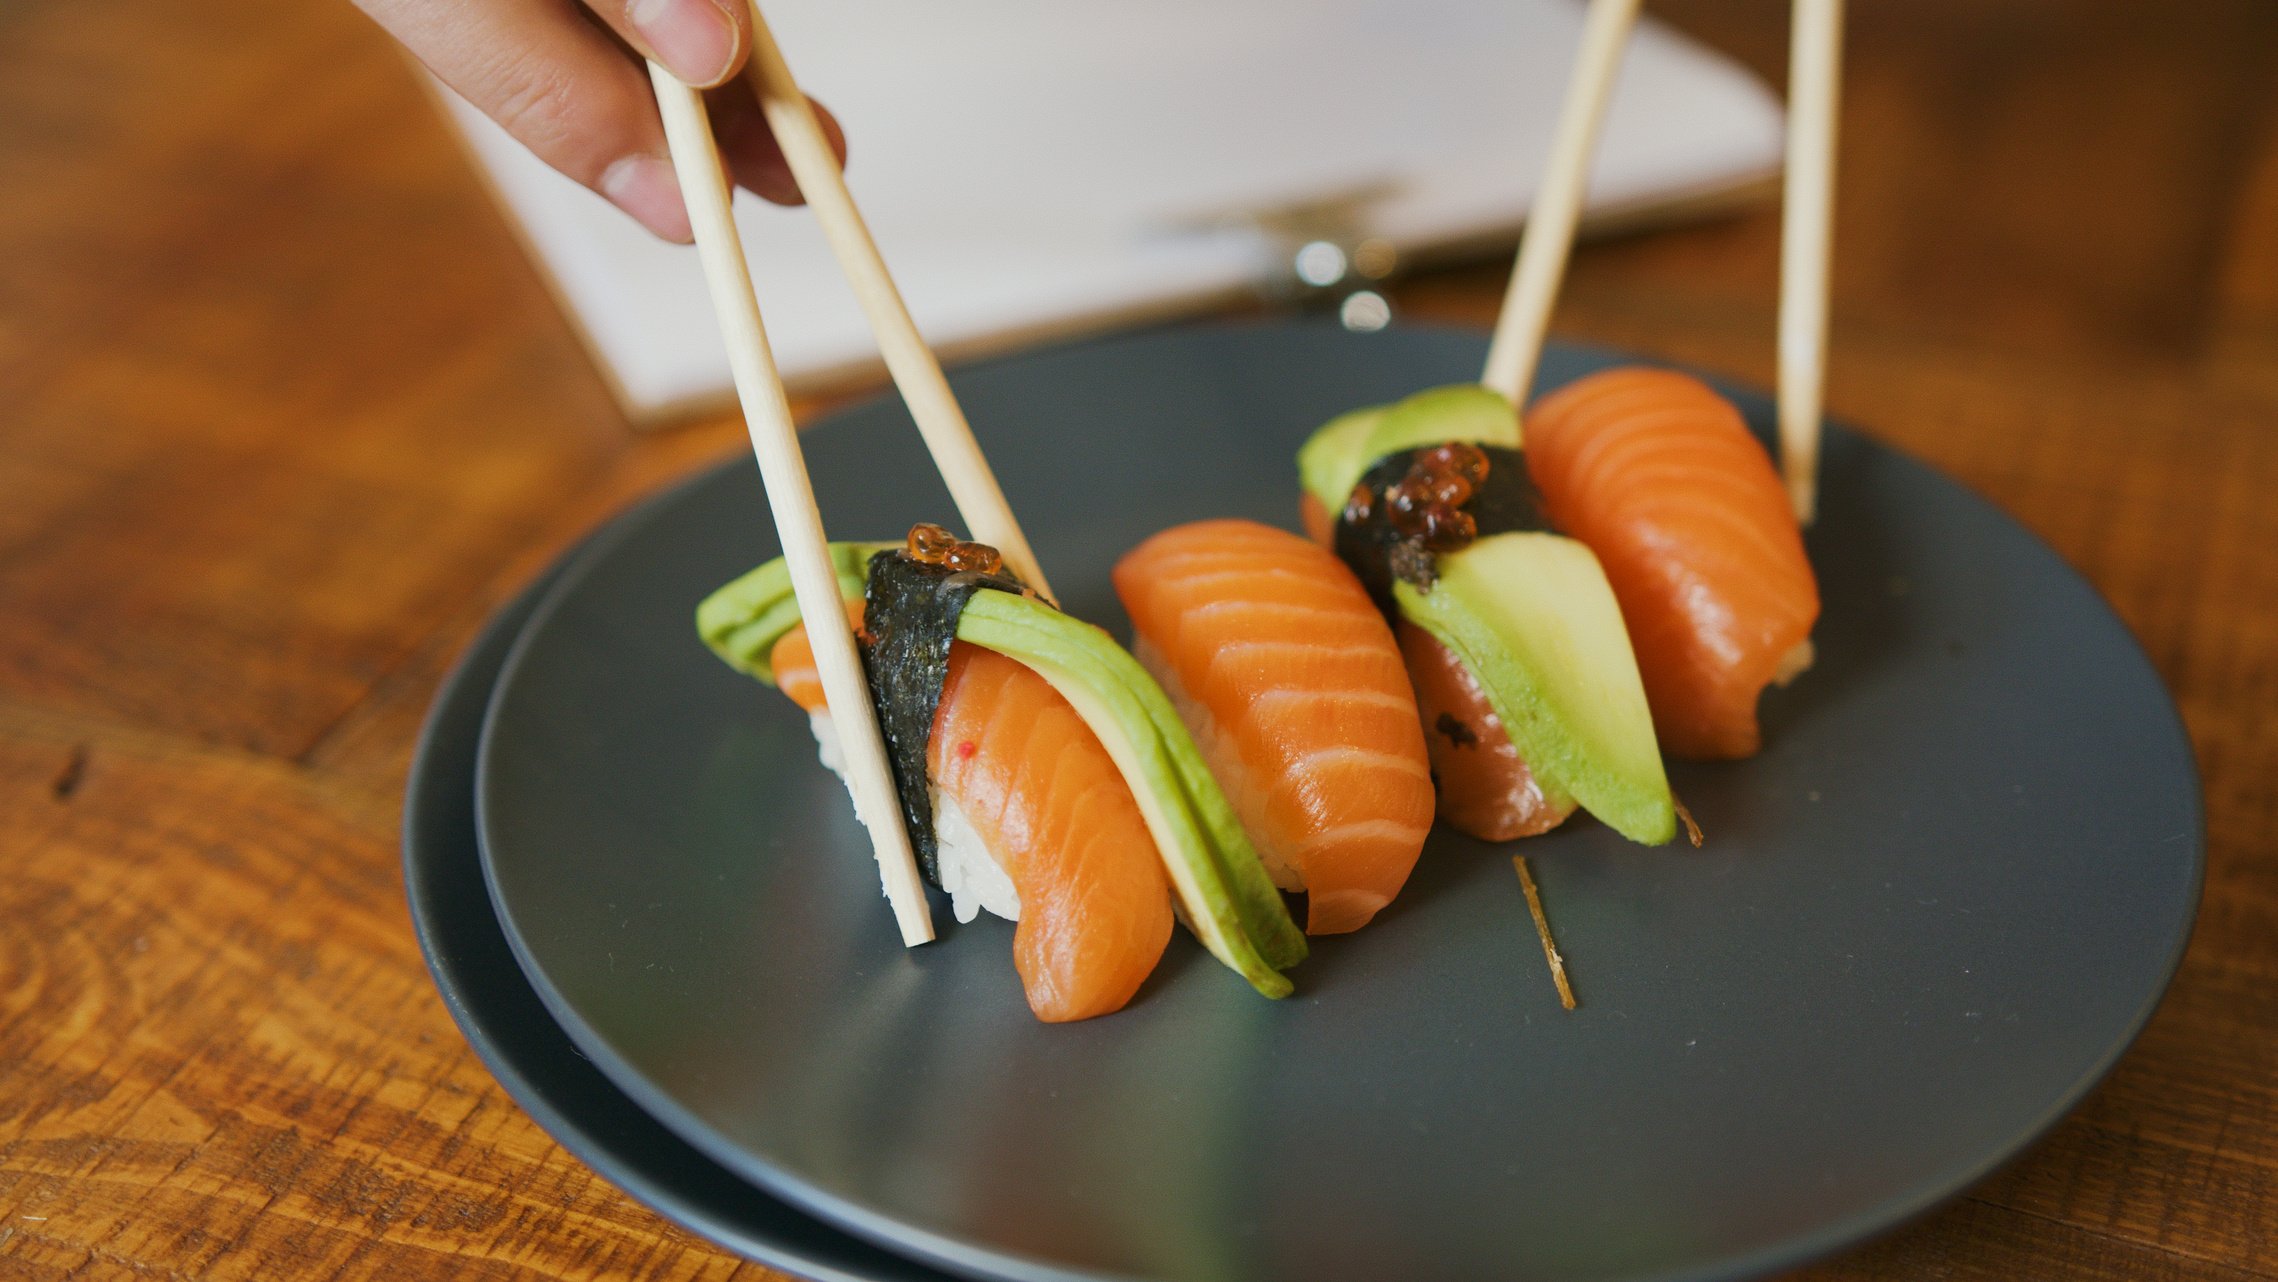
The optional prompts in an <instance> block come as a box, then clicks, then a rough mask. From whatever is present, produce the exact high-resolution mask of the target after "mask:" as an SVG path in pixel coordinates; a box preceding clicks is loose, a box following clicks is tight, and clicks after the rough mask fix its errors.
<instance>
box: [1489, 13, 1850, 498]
mask: <svg viewBox="0 0 2278 1282" xmlns="http://www.w3.org/2000/svg"><path fill="white" fill-rule="evenodd" d="M1637 5H1638V0H1590V9H1589V12H1588V14H1587V15H1586V16H1585V17H1584V19H1583V26H1582V44H1581V48H1580V50H1579V51H1578V52H1577V53H1576V55H1575V63H1574V78H1573V80H1572V81H1571V82H1569V84H1568V85H1567V89H1566V103H1565V106H1564V107H1563V108H1561V110H1560V113H1559V118H1558V132H1557V134H1556V135H1555V136H1554V138H1553V140H1552V143H1551V148H1550V158H1549V160H1548V161H1547V162H1546V165H1545V168H1544V171H1543V179H1542V186H1541V187H1540V188H1539V189H1538V190H1537V192H1536V195H1535V202H1534V209H1533V210H1532V212H1530V213H1529V214H1528V217H1527V227H1526V236H1525V239H1524V241H1523V242H1522V243H1521V244H1520V246H1519V261H1518V266H1517V267H1516V268H1515V269H1514V270H1513V271H1512V273H1511V287H1510V290H1509V292H1508V293H1506V294H1505V295H1504V297H1503V310H1502V313H1501V315H1500V316H1498V317H1497V318H1496V322H1495V339H1494V343H1493V345H1492V346H1490V347H1489V348H1488V352H1487V369H1486V372H1485V373H1483V374H1481V375H1480V379H1479V381H1480V382H1481V383H1483V384H1485V385H1486V386H1487V387H1489V388H1491V389H1493V390H1495V391H1498V392H1501V393H1502V394H1503V395H1504V396H1505V397H1506V398H1508V399H1509V400H1510V402H1511V403H1512V404H1513V405H1518V404H1519V403H1520V401H1521V398H1522V397H1524V396H1525V395H1526V392H1527V389H1528V388H1529V387H1530V386H1532V384H1533V383H1534V370H1535V362H1536V360H1537V359H1538V358H1539V357H1540V355H1541V353H1542V340H1543V334H1544V331H1545V330H1546V329H1547V328H1548V326H1549V323H1550V305H1551V303H1552V301H1553V300H1555V299H1556V298H1557V296H1558V281H1559V278H1560V277H1561V276H1562V275H1564V274H1565V270H1566V257H1567V253H1568V251H1569V249H1570V248H1571V247H1572V245H1573V242H1574V222H1575V219H1576V217H1577V216H1578V215H1579V214H1580V212H1581V208H1582V191H1583V187H1584V186H1585V185H1586V183H1587V181H1588V178H1589V172H1590V155H1591V153H1592V152H1593V151H1594V150H1596V148H1597V141H1598V127H1599V125H1600V124H1602V123H1603V122H1604V120H1605V114H1606V101H1607V99H1608V98H1609V97H1611V96H1612V92H1613V85H1614V74H1615V72H1616V70H1617V69H1618V68H1619V66H1620V63H1621V49H1622V45H1623V43H1624V42H1625V41H1626V40H1627V39H1628V36H1629V29H1630V26H1631V25H1632V24H1633V23H1634V22H1635V20H1636V18H1637ZM1791 21H1792V23H1793V29H1792V31H1791V33H1790V36H1789V52H1788V137H1787V149H1788V154H1787V174H1786V180H1785V181H1786V189H1785V195H1784V203H1783V205H1782V208H1781V213H1780V217H1781V225H1780V335H1779V353H1780V355H1779V405H1780V470H1781V473H1782V476H1783V478H1784V479H1785V481H1786V483H1787V490H1788V499H1789V502H1790V503H1792V504H1793V505H1794V507H1795V513H1796V519H1798V520H1800V521H1803V522H1805V523H1809V522H1810V520H1811V518H1812V514H1813V510H1814V508H1815V506H1816V505H1817V501H1818V499H1817V487H1818V474H1819V428H1820V401H1821V394H1822V388H1823V386H1824V384H1825V377H1826V368H1827V264H1828V249H1829V245H1830V241H1831V236H1830V230H1831V225H1832V222H1833V211H1834V203H1835V97H1836V85H1837V82H1838V77H1839V71H1840V68H1841V63H1842V53H1843V0H1795V8H1794V16H1793V18H1792V20H1791Z"/></svg>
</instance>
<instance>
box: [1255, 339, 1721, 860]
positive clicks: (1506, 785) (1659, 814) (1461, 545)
mask: <svg viewBox="0 0 2278 1282" xmlns="http://www.w3.org/2000/svg"><path fill="white" fill-rule="evenodd" d="M1520 440H1521V438H1520V433H1519V421H1518V415H1517V413H1516V412H1515V411H1514V410H1513V409H1512V407H1511V404H1510V402H1508V401H1506V400H1504V399H1503V398H1502V397H1501V396H1499V395H1497V394H1496V393H1494V392H1492V391H1489V390H1487V389H1486V388H1483V387H1479V386H1477V385H1475V384H1462V385H1458V386H1453V387H1443V388H1434V389H1432V390H1430V391H1425V392H1420V393H1418V394H1416V395H1414V396H1411V397H1409V398H1407V399H1406V400H1403V401H1400V402H1398V403H1397V404H1394V405H1389V406H1378V407H1374V408H1370V409H1364V410H1359V411H1355V412H1353V413H1350V414H1346V415H1344V416H1342V417H1340V418H1338V419H1335V420H1333V421H1331V422H1330V423H1329V424H1327V425H1326V426H1324V427H1322V428H1321V429H1320V430H1319V431H1317V432H1315V433H1314V434H1313V436H1312V437H1311V438H1310V439H1309V440H1307V442H1306V443H1305V446H1304V448H1303V449H1302V450H1300V451H1299V454H1298V471H1299V475H1300V477H1301V478H1302V480H1303V482H1304V489H1305V499H1306V502H1305V504H1304V516H1305V518H1306V524H1307V526H1308V528H1309V529H1310V530H1311V531H1312V532H1313V533H1314V536H1315V538H1316V539H1318V540H1320V541H1322V542H1324V543H1326V544H1328V545H1329V546H1331V547H1332V548H1333V549H1334V550H1335V552H1336V553H1337V555H1338V556H1339V557H1341V558H1342V559H1343V560H1344V561H1345V562H1346V563H1347V564H1348V565H1350V566H1351V567H1352V568H1353V570H1354V572H1355V573H1356V574H1358V575H1359V577H1360V580H1361V582H1362V583H1363V584H1364V585H1365V586H1366V587H1367V588H1368V589H1369V591H1370V594H1371V595H1372V596H1373V597H1374V598H1375V600H1376V602H1377V604H1378V606H1379V608H1380V609H1382V610H1383V611H1384V613H1385V614H1386V616H1387V617H1388V618H1390V619H1391V620H1392V621H1393V623H1394V625H1395V627H1396V628H1397V629H1398V630H1399V631H1398V635H1399V639H1400V645H1401V650H1402V653H1403V655H1404V657H1405V658H1406V660H1407V668H1408V674H1409V677H1410V679H1411V680H1412V681H1413V683H1414V686H1415V689H1416V693H1417V697H1418V701H1419V704H1420V711H1421V713H1422V717H1423V725H1424V729H1425V734H1426V739H1427V743H1428V751H1429V753H1430V756H1431V761H1432V765H1433V769H1434V772H1435V773H1436V774H1437V776H1438V779H1439V813H1440V816H1441V817H1442V818H1444V819H1446V820H1447V821H1448V822H1449V823H1450V824H1452V825H1454V826H1456V827H1457V828H1459V829H1461V830H1462V831H1465V832H1468V833H1471V834H1472V835H1474V836H1477V837H1481V838H1485V839H1487V840H1495V841H1501V840H1507V839H1509V838H1512V837H1517V836H1524V835H1528V834H1531V833H1536V832H1541V831H1544V830H1546V829H1548V828H1551V827H1554V826H1556V825H1557V824H1558V823H1560V822H1562V821H1563V820H1564V819H1565V818H1566V817H1567V816H1568V815H1569V814H1571V813H1572V812H1573V811H1574V810H1575V809H1577V808H1580V809H1584V810H1588V811H1589V812H1590V813H1591V814H1593V815H1596V816H1597V817H1598V818H1599V819H1600V820H1602V821H1604V822H1605V823H1606V824H1607V825H1608V826H1610V827H1612V828H1613V829H1615V830H1616V831H1618V832H1620V833H1622V834H1623V835H1624V836H1626V837H1628V838H1630V839H1631V840H1633V841H1638V842H1643V843H1646V844H1650V845H1657V844H1659V843H1662V842H1665V841H1668V840H1669V839H1670V838H1671V837H1672V836H1674V835H1675V833H1676V822H1677V821H1676V803H1675V798H1674V797H1673V796H1672V795H1671V794H1670V791H1669V781H1668V777H1667V775H1666V774H1665V773H1664V772H1663V770H1662V766H1661V754H1660V749H1659V746H1658V744H1657V742H1656V740H1655V738H1654V732H1653V720H1652V715H1651V713H1650V711H1649V710H1648V707H1647V704H1646V698H1645V690H1644V686H1643V683H1642V682H1641V680H1640V678H1639V676H1638V671H1637V660H1636V657H1635V655H1634V654H1633V653H1632V651H1631V649H1630V642H1629V634H1628V631H1627V630H1626V629H1625V628H1624V626H1623V623H1622V614H1621V609H1620V607H1619V605H1618V604H1617V603H1616V601H1615V598H1614V594H1613V589H1612V588H1611V586H1610V585H1609V584H1608V583H1607V581H1606V575H1605V572H1604V570H1603V569H1602V568H1601V567H1600V566H1599V563H1598V560H1597V558H1596V556H1594V555H1593V554H1592V553H1591V551H1590V549H1589V548H1587V547H1585V546H1583V545H1582V544H1581V543H1579V542H1577V541H1575V540H1574V539H1571V538H1567V537H1565V536H1563V535H1561V534H1558V533H1557V532H1555V531H1554V530H1553V528H1552V526H1551V523H1550V520H1549V518H1548V516H1547V514H1546V513H1545V512H1544V510H1543V504H1542V500H1541V496H1540V494H1538V493H1537V492H1536V490H1535V487H1534V484H1533V482H1532V481H1531V480H1530V479H1529V477H1528V474H1527V467H1526V462H1525V460H1524V458H1523V456H1522V454H1521V449H1520Z"/></svg>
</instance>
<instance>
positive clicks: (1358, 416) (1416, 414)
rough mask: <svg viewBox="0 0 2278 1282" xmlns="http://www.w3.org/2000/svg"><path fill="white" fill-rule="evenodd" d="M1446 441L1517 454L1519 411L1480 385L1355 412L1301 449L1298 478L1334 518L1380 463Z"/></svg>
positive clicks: (1437, 391) (1438, 389)
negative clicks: (1497, 447) (1500, 448)
mask: <svg viewBox="0 0 2278 1282" xmlns="http://www.w3.org/2000/svg"><path fill="white" fill-rule="evenodd" d="M1442 441H1469V442H1471V443H1473V444H1475V445H1500V446H1503V447H1504V448H1506V449H1514V450H1515V449H1518V448H1519V447H1520V435H1519V415H1518V411H1516V410H1514V409H1512V408H1511V403H1510V402H1509V401H1506V400H1504V399H1503V397H1502V394H1501V393H1499V392H1491V391H1488V390H1487V389H1486V388H1484V387H1481V386H1480V385H1479V384H1477V383H1455V384H1451V385H1450V386H1447V387H1434V388H1430V389H1428V390H1425V391H1421V392H1418V393H1416V394H1415V395H1414V396H1411V397H1409V398H1407V399H1406V400H1404V401H1399V402H1396V403H1394V404H1391V405H1378V406H1374V407H1371V408H1369V409H1364V410H1354V411H1353V412H1352V413H1350V414H1345V415H1341V416H1339V417H1337V418H1333V419H1331V420H1329V421H1328V423H1326V424H1324V425H1323V426H1322V427H1321V429H1320V430H1319V431H1316V432H1315V433H1313V435H1312V436H1311V437H1309V438H1307V440H1306V442H1305V444H1304V445H1303V446H1301V447H1299V448H1298V451H1297V475H1298V479H1299V481H1300V482H1301V483H1302V484H1303V485H1304V486H1305V492H1306V493H1308V494H1311V495H1312V496H1313V497H1314V498H1315V499H1317V500H1319V502H1320V504H1321V507H1322V509H1323V510H1324V511H1326V512H1328V513H1329V514H1330V515H1331V516H1335V515H1336V514H1337V513H1339V512H1342V511H1344V509H1345V499H1346V498H1347V497H1349V496H1350V495H1351V494H1352V492H1353V486H1355V485H1357V484H1359V483H1360V478H1361V474H1362V473H1364V472H1366V471H1368V469H1369V467H1370V465H1371V464H1373V463H1375V462H1376V461H1377V460H1378V459H1380V458H1383V457H1384V456H1385V455H1387V454H1393V453H1397V452H1398V451H1400V450H1405V449H1413V448H1415V447H1416V446H1419V445H1437V444H1439V443H1440V442H1442Z"/></svg>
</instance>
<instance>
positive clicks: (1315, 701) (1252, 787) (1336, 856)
mask: <svg viewBox="0 0 2278 1282" xmlns="http://www.w3.org/2000/svg"><path fill="white" fill-rule="evenodd" d="M1115 590H1116V594H1117V595H1118V596H1120V597H1121V598H1122V599H1123V605H1124V608H1125V609H1126V610H1128V611H1129V612H1130V614H1131V621H1132V625H1133V627H1134V628H1135V629H1136V631H1137V634H1138V640H1137V644H1136V645H1135V646H1134V647H1133V652H1134V654H1136V655H1137V657H1138V658H1139V660H1140V662H1141V663H1143V664H1145V665H1146V666H1147V667H1148V669H1149V670H1150V671H1151V672H1153V673H1154V675H1155V678H1156V680H1157V681H1158V682H1160V683H1161V684H1162V686H1163V689H1164V691H1165V692H1166V693H1167V694H1169V695H1170V697H1171V701H1172V703H1173V705H1174V706H1176V707H1177V708H1178V710H1179V714H1180V716H1181V717H1182V718H1183V719H1184V720H1185V721H1186V722H1187V726H1188V728H1189V729H1190V730H1191V731H1192V732H1193V735H1194V739H1195V743H1196V745H1197V746H1198V747H1199V748H1200V749H1201V751H1202V753H1203V756H1204V759H1205V760H1206V761H1207V762H1208V763H1209V765H1210V768H1211V772H1212V773H1213V774H1215V775H1216V776H1217V777H1218V779H1219V781H1220V782H1221V783H1222V784H1223V785H1224V786H1225V789H1226V793H1227V797H1228V799H1229V800H1230V801H1231V802H1232V803H1233V805H1234V810H1235V813H1236V814H1237V815H1239V816H1240V818H1241V820H1242V825H1243V827H1244V828H1246V829H1247V830H1248V831H1249V834H1250V839H1251V841H1252V842H1253V843H1254V844H1255V845H1256V846H1257V849H1258V853H1259V855H1260V856H1261V857H1262V858H1263V859H1264V860H1265V862H1266V867H1267V869H1268V871H1270V872H1272V873H1273V874H1274V878H1275V880H1276V882H1278V883H1279V884H1280V885H1281V886H1282V887H1283V888H1284V889H1287V890H1303V891H1305V892H1306V895H1307V921H1306V930H1307V931H1308V932H1309V933H1312V934H1317V935H1319V934H1335V933H1338V932H1342V931H1349V930H1357V929H1359V928H1360V927H1361V926H1364V925H1366V924H1367V923H1368V921H1369V919H1370V918H1372V917H1374V916H1375V915H1376V913H1377V912H1378V910H1380V909H1382V908H1383V907H1384V906H1385V905H1386V904H1387V903H1390V902H1391V901H1392V897H1393V896H1394V895H1395V894H1397V893H1399V890H1400V887H1401V885H1402V884H1403V883H1405V882H1406V881H1407V879H1408V873H1409V871H1410V870H1411V869H1412V868H1414V867H1415V864H1416V857H1417V855H1418V853H1420V852H1421V851H1422V849H1423V844H1424V836H1425V834H1426V832H1427V831H1429V829H1430V828H1431V823H1432V807H1433V800H1432V777H1431V767H1430V765H1429V762H1428V759H1427V757H1426V752H1425V746H1424V734H1423V731H1422V729H1421V727H1420V726H1419V724H1418V721H1417V715H1416V698H1415V695H1414V693H1413V691H1412V690H1411V688H1410V686H1409V683H1408V675H1407V672H1406V670H1405V669H1404V668H1403V666H1402V664H1401V659H1400V648H1399V646H1398V645H1397V644H1396V643H1395V641H1394V639H1393V635H1392V630H1391V628H1390V627H1389V626H1387V624H1386V623H1385V620H1384V616H1383V615H1382V614H1381V613H1379V612H1378V610H1377V608H1376V606H1375V604H1374V603H1373V602H1371V601H1370V599H1369V596H1368V592H1367V591H1366V590H1365V589H1364V588H1362V587H1361V585H1360V582H1359V580H1357V579H1355V578H1354V577H1353V574H1352V571H1350V570H1348V569H1346V568H1345V565H1344V563H1343V562H1341V561H1339V560H1338V559H1337V558H1336V557H1335V556H1334V555H1333V554H1331V553H1329V552H1327V551H1325V550H1323V549H1322V548H1320V547H1317V546H1315V545H1314V544H1312V543H1309V542H1307V541H1306V540H1304V539H1302V538H1299V537H1298V536H1296V535H1294V534H1289V533H1286V532H1284V531H1281V530H1276V529H1273V528H1271V527H1268V526H1264V525H1259V524H1257V523H1255V522H1251V521H1231V520H1229V521H1199V522H1196V523H1194V524H1191V525H1183V526H1179V527H1177V528H1175V529H1171V530H1166V531H1164V532H1163V533H1161V534H1158V535H1156V536H1155V537H1153V538H1151V539H1149V540H1147V541H1146V542H1145V543H1142V544H1140V545H1139V546H1138V547H1137V548H1135V549H1133V550H1132V551H1131V552H1130V553H1129V554H1128V555H1126V556H1125V557H1124V558H1123V559H1122V560H1121V561H1120V562H1118V563H1117V564H1116V567H1115Z"/></svg>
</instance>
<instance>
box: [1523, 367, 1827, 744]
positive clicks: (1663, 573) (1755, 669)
mask: <svg viewBox="0 0 2278 1282" xmlns="http://www.w3.org/2000/svg"><path fill="white" fill-rule="evenodd" d="M1526 443H1527V448H1526V459H1527V467H1528V470H1529V471H1530V472H1531V473H1532V475H1533V477H1534V482H1535V484H1536V486H1537V487H1539V488H1540V489H1541V491H1542V496H1543V502H1544V505H1545V506H1546V508H1547V509H1548V511H1549V515H1550V519H1551V521H1552V522H1553V523H1554V524H1555V525H1557V526H1558V528H1559V529H1561V530H1564V531H1566V532H1567V533H1569V534H1571V535H1573V536H1574V537H1576V538H1578V539H1580V540H1582V542H1584V543H1586V544H1588V545H1589V547H1590V550H1591V551H1593V552H1596V553H1597V554H1598V559H1599V561H1600V562H1601V563H1603V564H1604V566H1605V571H1606V578H1607V580H1608V581H1609V582H1611V583H1612V585H1613V590H1614V595H1615V597H1616V598H1617V599H1618V600H1619V601H1620V602H1621V610H1622V617H1623V618H1624V619H1625V620H1626V621H1627V623H1628V625H1629V635H1630V642H1631V644H1632V646H1633V647H1634V648H1635V649H1636V651H1637V664H1638V670H1639V674H1640V675H1641V676H1642V677H1643V678H1644V680H1645V693H1646V700H1647V702H1648V703H1649V704H1650V705H1651V707H1652V709H1653V723H1654V729H1655V731H1656V732H1657V733H1658V735H1659V737H1660V740H1661V743H1662V745H1663V747H1665V748H1666V749H1667V750H1668V751H1670V752H1672V753H1674V754H1676V755H1678V756H1684V757H1707V758H1728V757H1746V756H1749V755H1751V754H1753V753H1754V752H1755V751H1756V750H1757V748H1758V747H1759V746H1760V745H1761V742H1762V736H1761V732H1760V731H1759V729H1758V727H1757V723H1756V703H1757V699H1758V696H1760V695H1761V694H1762V693H1763V691H1764V687H1765V686H1766V685H1769V684H1771V683H1772V682H1774V681H1779V682H1781V683H1783V684H1784V683H1785V682H1786V681H1787V680H1789V679H1791V678H1793V677H1794V676H1795V675H1796V674H1797V673H1798V672H1801V671H1802V670H1803V669H1804V668H1805V667H1807V666H1809V664H1810V662H1811V642H1810V636H1811V628H1812V624H1813V623H1814V622H1815V621H1816V620H1817V619H1818V617H1819V588H1818V585H1817V583H1816V582H1815V581H1814V580H1813V578H1812V573H1811V564H1810V562H1809V561H1807V560H1805V559H1804V551H1803V535H1802V532H1801V530H1799V529H1798V528H1797V525H1796V519H1795V515H1794V512H1793V509H1792V508H1790V506H1789V504H1788V497H1787V493H1786V491H1785V490H1784V489H1782V488H1781V485H1780V479H1779V476H1778V475H1777V474H1776V473H1775V472H1774V471H1773V469H1772V461H1771V459H1770V457H1769V456H1768V455H1766V454H1765V452H1764V447H1763V446H1762V445H1760V444H1758V443H1757V441H1756V438H1755V437H1754V436H1753V435H1751V434H1750V433H1749V431H1748V427H1747V425H1746V424H1745V423H1744V422H1743V421H1742V420H1741V417H1740V412H1739V411H1738V410H1737V409H1735V408H1733V406H1732V405H1731V403H1730V402H1728V401H1726V400H1725V399H1724V398H1723V397H1721V396H1718V395H1717V394H1716V393H1715V392H1714V391H1712V390H1710V388H1709V387H1708V386H1707V385H1706V384H1704V383H1702V382H1701V381H1700V380H1698V379H1695V378H1690V377H1687V376H1686V375H1683V374H1678V373H1675V372H1673V371H1669V370H1654V369H1617V370H1608V371H1606V372H1605V373H1602V374H1595V375H1592V376H1591V377H1589V378H1585V379H1582V380H1581V381H1579V382H1577V383H1573V384H1571V385H1569V386H1567V387H1565V388H1563V389H1561V390H1560V391H1557V392H1554V393H1552V394H1551V395H1549V396H1547V397H1544V398H1543V399H1542V400H1541V401H1538V402H1536V404H1535V406H1534V408H1533V410H1532V411H1530V412H1529V414H1528V415H1527V420H1526Z"/></svg>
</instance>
